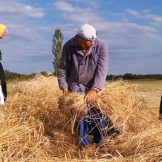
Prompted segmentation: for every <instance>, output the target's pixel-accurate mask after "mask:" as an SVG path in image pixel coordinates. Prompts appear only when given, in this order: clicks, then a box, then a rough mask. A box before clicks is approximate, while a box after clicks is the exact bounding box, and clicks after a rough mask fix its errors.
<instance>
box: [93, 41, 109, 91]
mask: <svg viewBox="0 0 162 162" xmlns="http://www.w3.org/2000/svg"><path fill="white" fill-rule="evenodd" d="M107 73H108V49H107V47H106V45H105V44H104V43H102V45H101V48H100V50H99V58H98V62H97V68H96V71H95V75H94V82H93V85H92V88H91V89H94V90H96V91H100V90H101V89H102V88H103V86H104V85H105V83H106V76H107Z"/></svg>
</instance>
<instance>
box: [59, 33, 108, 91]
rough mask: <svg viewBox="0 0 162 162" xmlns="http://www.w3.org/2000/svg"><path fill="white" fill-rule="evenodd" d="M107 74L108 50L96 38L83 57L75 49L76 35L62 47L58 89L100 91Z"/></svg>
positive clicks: (80, 52)
mask: <svg viewBox="0 0 162 162" xmlns="http://www.w3.org/2000/svg"><path fill="white" fill-rule="evenodd" d="M107 73H108V50H107V47H106V45H105V44H104V43H103V42H102V41H101V40H100V39H99V38H96V39H95V40H94V43H93V45H92V47H91V48H90V49H89V51H88V53H87V54H86V55H84V54H83V53H82V51H79V49H77V35H76V36H75V37H73V38H72V39H70V40H69V41H67V42H66V43H65V45H64V46H63V53H62V57H61V61H60V65H59V68H58V82H59V86H60V88H67V89H69V91H76V90H75V89H76V88H78V87H76V86H79V87H80V88H81V89H82V91H87V90H89V89H95V90H97V91H99V90H101V89H102V88H103V86H104V85H105V82H106V75H107Z"/></svg>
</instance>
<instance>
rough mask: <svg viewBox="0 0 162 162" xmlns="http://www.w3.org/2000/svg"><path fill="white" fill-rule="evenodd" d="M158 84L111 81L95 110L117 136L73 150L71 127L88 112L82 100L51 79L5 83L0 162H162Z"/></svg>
mask: <svg viewBox="0 0 162 162" xmlns="http://www.w3.org/2000/svg"><path fill="white" fill-rule="evenodd" d="M161 85H162V81H151V80H150V81H148V80H147V81H144V80H142V81H114V82H111V83H110V84H108V85H107V86H106V87H105V88H104V89H103V91H102V92H100V93H99V94H98V98H97V101H96V102H95V103H93V105H95V106H97V107H98V108H99V109H101V111H102V112H103V113H104V114H105V115H107V116H108V117H109V118H110V119H111V121H112V125H111V127H114V128H115V129H117V130H118V131H119V134H117V135H116V136H112V135H111V134H107V133H106V132H108V131H109V129H110V127H109V128H107V130H105V132H104V133H103V136H104V140H103V142H102V143H101V144H100V145H94V144H92V143H91V144H90V145H89V147H88V148H86V149H81V148H79V147H78V145H77V133H76V130H75V129H74V123H75V122H76V120H78V119H79V118H80V117H82V116H83V115H84V114H85V112H86V108H87V107H86V104H85V103H84V96H83V95H78V94H75V93H70V94H66V95H64V94H62V93H61V91H60V90H59V88H58V84H57V79H56V78H54V77H52V76H51V77H44V76H42V75H38V76H36V77H35V78H34V79H32V80H29V81H20V82H18V81H13V82H9V83H8V91H9V94H8V101H7V102H6V104H5V106H1V107H0V160H1V159H2V161H13V162H16V161H17V162H18V161H21V162H23V161H27V162H28V161H31V162H37V161H41V162H44V161H45V162H46V161H47V162H48V161H49V162H109V161H110V162H111V161H112V162H114V161H117V162H126V161H129V162H131V161H132V162H137V161H140V162H146V161H149V162H154V161H160V160H162V121H160V120H159V119H158V115H159V102H160V96H161V93H162V87H161Z"/></svg>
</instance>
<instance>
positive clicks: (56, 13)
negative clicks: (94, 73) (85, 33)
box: [0, 0, 162, 74]
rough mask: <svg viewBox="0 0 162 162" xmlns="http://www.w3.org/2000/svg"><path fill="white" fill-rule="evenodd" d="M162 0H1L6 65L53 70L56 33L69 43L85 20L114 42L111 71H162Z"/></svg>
mask: <svg viewBox="0 0 162 162" xmlns="http://www.w3.org/2000/svg"><path fill="white" fill-rule="evenodd" d="M161 8H162V0H142V1H141V0H93V1H90V0H89V1H87V0H63V1H61V0H46V1H44V0H0V23H5V24H7V26H8V34H7V36H6V37H5V39H3V40H0V49H1V50H2V52H3V60H2V64H3V66H4V68H5V69H8V70H10V71H15V72H19V73H33V72H40V71H47V72H53V65H52V61H53V54H52V51H51V47H52V37H53V33H54V31H55V29H57V28H60V29H61V31H62V33H63V35H64V42H65V41H67V40H68V39H70V38H71V37H73V36H74V35H75V34H76V33H77V30H78V28H79V26H80V25H81V24H83V23H89V24H91V25H93V26H95V28H96V29H97V33H98V37H100V38H101V39H103V40H104V41H105V43H106V44H107V45H108V47H109V74H125V73H136V74H148V73H149V74H155V73H156V74H157V73H158V74H161V73H162V63H161V62H162V10H161Z"/></svg>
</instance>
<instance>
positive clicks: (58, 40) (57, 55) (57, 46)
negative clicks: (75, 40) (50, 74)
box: [52, 29, 63, 76]
mask: <svg viewBox="0 0 162 162" xmlns="http://www.w3.org/2000/svg"><path fill="white" fill-rule="evenodd" d="M62 44H63V34H62V32H61V30H60V29H56V30H55V34H54V35H53V46H52V52H53V54H54V61H53V66H54V74H55V75H56V76H57V74H58V66H59V63H60V59H61V55H62Z"/></svg>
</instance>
